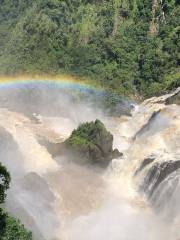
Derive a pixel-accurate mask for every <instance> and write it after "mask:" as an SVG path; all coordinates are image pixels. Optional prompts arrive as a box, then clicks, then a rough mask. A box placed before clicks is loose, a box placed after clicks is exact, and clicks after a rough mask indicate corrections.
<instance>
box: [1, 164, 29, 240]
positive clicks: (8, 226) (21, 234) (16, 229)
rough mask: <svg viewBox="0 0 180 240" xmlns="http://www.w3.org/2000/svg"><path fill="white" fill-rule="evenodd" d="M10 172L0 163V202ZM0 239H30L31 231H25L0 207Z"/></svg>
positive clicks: (3, 199) (7, 183) (3, 197)
mask: <svg viewBox="0 0 180 240" xmlns="http://www.w3.org/2000/svg"><path fill="white" fill-rule="evenodd" d="M9 183H10V174H9V172H8V171H7V170H6V168H5V167H4V166H2V165H1V163H0V204H1V205H2V204H3V203H4V201H5V197H6V190H7V189H8V188H9ZM0 240H32V236H31V233H29V232H27V230H26V229H25V228H24V226H23V225H21V224H20V222H19V221H18V220H16V219H15V218H13V217H11V216H9V215H8V214H7V213H5V212H4V210H3V209H2V207H0Z"/></svg>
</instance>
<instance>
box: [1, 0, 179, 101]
mask: <svg viewBox="0 0 180 240" xmlns="http://www.w3.org/2000/svg"><path fill="white" fill-rule="evenodd" d="M152 3H153V1H149V0H133V1H131V0H120V1H119V0H101V1H97V0H91V1H87V0H71V1H69V0H37V1H35V0H21V1H20V0H16V1H11V0H6V1H5V0H1V4H0V73H1V74H14V73H16V74H18V73H19V74H21V73H29V74H33V73H49V74H58V73H70V74H75V75H78V76H80V77H88V78H90V79H92V81H96V83H98V85H101V86H102V87H103V88H107V89H110V90H112V91H115V92H116V93H118V94H123V95H134V94H137V93H140V94H141V95H144V96H145V97H147V96H152V95H154V94H157V95H158V94H160V93H163V92H164V91H167V90H168V89H171V88H173V87H174V86H179V81H178V80H176V79H177V78H176V79H174V80H171V82H173V84H170V86H169V88H168V86H167V78H169V77H168V76H169V75H171V76H173V75H172V73H174V74H177V73H178V72H179V63H180V56H179V50H180V43H179V35H180V30H179V26H180V4H179V1H178V0H163V1H158V4H157V6H153V5H152ZM154 7H155V11H154V13H153V8H154ZM153 14H154V15H153ZM153 17H154V18H155V20H153ZM153 21H154V23H153ZM152 24H154V25H155V26H154V27H155V29H156V31H155V32H151V31H150V26H151V25H152ZM168 82H169V80H168Z"/></svg>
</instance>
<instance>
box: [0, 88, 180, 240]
mask: <svg viewBox="0 0 180 240" xmlns="http://www.w3.org/2000/svg"><path fill="white" fill-rule="evenodd" d="M11 91H12V89H11ZM179 91H180V89H177V91H175V92H174V93H172V94H167V95H165V96H161V97H156V98H151V99H148V100H146V101H144V102H143V103H141V104H140V105H136V104H134V103H133V110H132V112H131V115H130V114H128V115H126V116H125V115H122V116H119V117H110V116H107V115H105V114H104V113H103V111H101V110H100V109H94V108H92V106H91V105H87V104H86V103H84V102H83V103H81V104H80V103H78V104H77V106H76V104H75V103H74V102H71V100H70V99H68V98H67V99H66V100H64V93H63V98H62V99H61V95H60V93H58V94H59V95H58V96H59V101H58V102H57V103H56V102H52V103H49V105H48V108H49V107H50V106H53V104H54V105H56V106H55V107H54V109H55V112H53V107H51V108H52V109H51V111H50V112H51V114H50V116H48V109H45V106H43V111H42V112H40V111H39V109H40V107H39V105H38V107H37V109H36V104H35V103H34V102H33V106H31V107H30V109H33V112H34V113H33V112H31V113H28V114H27V112H28V105H27V108H26V109H25V111H24V106H23V107H22V106H21V108H15V109H14V111H13V109H12V108H13V106H14V105H15V100H13V101H12V99H10V98H11V96H10V95H9V96H8V98H9V99H10V100H9V103H8V104H7V102H6V107H5V106H3V104H0V106H2V107H1V108H0V135H1V141H0V150H1V152H0V158H1V162H2V163H3V164H4V165H6V166H7V168H8V170H9V171H10V173H11V176H12V182H11V188H10V189H9V191H8V196H7V202H6V208H7V210H8V211H9V212H11V214H14V215H15V216H16V217H18V218H20V220H21V221H22V222H23V223H24V224H25V226H26V227H27V228H29V229H30V230H31V231H32V232H33V238H34V239H35V240H36V239H37V240H55V239H56V240H92V239H93V240H99V239H104V240H119V239H122V240H144V239H146V240H161V239H162V240H166V239H167V240H171V239H172V240H174V239H175V240H176V239H178V237H180V233H179V232H178V229H179V226H180V207H179V200H180V199H179V198H180V194H179V191H180V184H179V181H180V106H179V105H178V104H175V103H177V97H178V94H179ZM38 94H40V93H38ZM17 96H18V94H17ZM43 96H44V92H43ZM58 96H56V99H57V98H58ZM174 97H175V99H176V101H175V103H173V98H174ZM8 98H7V99H8ZM31 98H32V90H31ZM39 98H40V96H39ZM39 98H38V101H39ZM11 103H13V104H12V106H10V105H11ZM25 104H30V103H28V100H27V101H26V103H25ZM41 104H42V105H43V103H42V102H41ZM61 104H62V105H63V107H62V106H61ZM65 104H67V105H65ZM62 109H63V110H62ZM65 109H66V110H67V113H66V114H65ZM38 111H39V112H38ZM96 118H99V119H101V120H102V121H103V122H104V123H105V125H106V127H107V128H108V130H110V131H111V132H112V133H113V135H114V147H117V148H118V149H119V151H121V152H122V153H123V156H122V157H120V158H119V159H113V160H112V162H111V164H110V165H109V167H108V168H107V169H100V168H94V167H89V166H81V165H77V164H76V163H74V162H73V161H71V159H68V157H67V156H61V157H56V158H53V157H52V156H51V154H50V153H49V152H48V148H47V147H46V145H44V144H42V142H43V141H48V142H50V143H52V144H56V143H61V142H62V141H64V139H66V138H67V137H68V136H69V134H70V133H71V131H72V130H73V129H74V128H76V127H77V126H78V124H79V123H80V122H83V121H90V120H94V119H96Z"/></svg>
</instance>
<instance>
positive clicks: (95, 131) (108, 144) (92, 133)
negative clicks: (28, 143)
mask: <svg viewBox="0 0 180 240" xmlns="http://www.w3.org/2000/svg"><path fill="white" fill-rule="evenodd" d="M39 143H40V144H41V145H44V146H45V147H46V148H47V150H48V152H49V153H50V154H51V155H52V156H53V157H57V156H62V155H68V156H71V157H70V159H73V161H75V162H77V163H81V164H87V163H93V164H95V163H97V164H100V165H101V166H107V165H108V163H109V162H110V161H111V160H112V159H113V158H118V157H120V156H122V153H120V152H119V151H118V149H114V150H113V135H112V134H111V133H110V132H108V131H107V130H106V128H105V126H104V124H103V123H102V122H101V121H99V120H96V121H95V122H87V123H83V124H81V125H80V126H79V127H78V128H77V129H76V130H74V131H73V132H72V134H71V136H70V137H69V138H68V139H67V140H66V141H64V142H63V143H52V142H49V141H47V140H45V139H43V140H39Z"/></svg>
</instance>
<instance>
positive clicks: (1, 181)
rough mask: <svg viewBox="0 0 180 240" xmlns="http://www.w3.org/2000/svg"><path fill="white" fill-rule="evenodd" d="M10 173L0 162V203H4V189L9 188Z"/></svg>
mask: <svg viewBox="0 0 180 240" xmlns="http://www.w3.org/2000/svg"><path fill="white" fill-rule="evenodd" d="M10 179H11V178H10V174H9V172H8V171H7V169H6V168H5V167H4V166H2V165H1V163H0V204H1V203H4V200H5V197H6V190H7V189H8V188H9V183H10Z"/></svg>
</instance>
